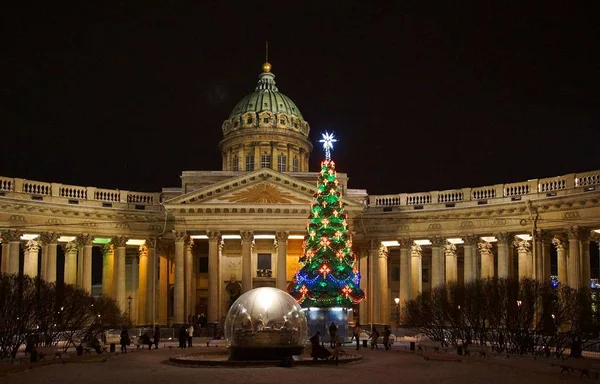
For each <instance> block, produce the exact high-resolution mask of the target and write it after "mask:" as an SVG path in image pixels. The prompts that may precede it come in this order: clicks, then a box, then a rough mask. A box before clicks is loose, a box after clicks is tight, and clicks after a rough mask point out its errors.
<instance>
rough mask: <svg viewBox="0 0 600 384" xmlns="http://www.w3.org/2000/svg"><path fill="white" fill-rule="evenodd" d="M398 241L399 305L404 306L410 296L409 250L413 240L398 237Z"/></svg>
mask: <svg viewBox="0 0 600 384" xmlns="http://www.w3.org/2000/svg"><path fill="white" fill-rule="evenodd" d="M398 243H399V244H400V289H399V292H400V305H402V306H404V304H405V303H406V302H407V301H408V300H410V299H411V298H412V296H411V289H410V286H411V284H410V279H411V273H410V256H409V251H410V247H411V246H412V244H413V240H412V239H407V238H403V239H398Z"/></svg>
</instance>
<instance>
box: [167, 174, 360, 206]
mask: <svg viewBox="0 0 600 384" xmlns="http://www.w3.org/2000/svg"><path fill="white" fill-rule="evenodd" d="M316 190H317V188H316V184H315V185H312V184H309V183H306V182H304V181H301V180H298V179H296V178H294V177H291V176H288V175H286V174H284V173H280V172H277V171H274V170H272V169H269V168H262V169H259V170H256V171H253V172H249V173H245V174H243V175H240V176H237V177H232V178H230V179H228V180H224V181H221V182H218V183H215V184H212V185H209V186H206V187H204V188H200V189H197V190H194V191H191V192H188V193H185V194H183V195H181V196H177V197H175V198H173V199H171V200H168V201H166V202H165V208H176V207H177V206H181V205H185V206H191V205H211V206H212V205H216V204H219V205H220V204H223V205H236V204H244V205H247V204H252V205H278V204H287V205H290V204H291V205H303V206H307V205H310V204H311V202H312V201H313V195H314V193H315V192H316ZM343 202H344V203H345V204H346V205H349V206H354V205H358V204H356V203H354V202H353V201H349V200H343Z"/></svg>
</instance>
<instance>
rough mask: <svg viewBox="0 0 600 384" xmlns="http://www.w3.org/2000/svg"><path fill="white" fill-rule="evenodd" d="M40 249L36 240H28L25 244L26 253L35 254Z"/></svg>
mask: <svg viewBox="0 0 600 384" xmlns="http://www.w3.org/2000/svg"><path fill="white" fill-rule="evenodd" d="M39 249H40V242H39V241H38V240H36V239H31V240H28V241H27V243H26V244H25V251H26V252H37V251H38V250H39Z"/></svg>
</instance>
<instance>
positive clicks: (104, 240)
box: [94, 237, 111, 244]
mask: <svg viewBox="0 0 600 384" xmlns="http://www.w3.org/2000/svg"><path fill="white" fill-rule="evenodd" d="M110 241H111V239H108V238H105V237H96V238H95V239H94V244H108V243H110Z"/></svg>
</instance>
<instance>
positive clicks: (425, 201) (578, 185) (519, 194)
mask: <svg viewBox="0 0 600 384" xmlns="http://www.w3.org/2000/svg"><path fill="white" fill-rule="evenodd" d="M599 185H600V170H597V171H591V172H584V173H571V174H568V175H564V176H558V177H549V178H544V179H533V180H528V181H522V182H516V183H507V184H497V185H492V186H484V187H476V188H462V189H452V190H446V191H430V192H421V193H399V194H390V195H370V196H369V200H370V207H402V206H406V207H410V208H411V209H412V208H414V207H421V206H430V207H431V208H436V206H437V205H440V204H441V205H442V206H457V207H459V206H463V207H469V206H474V205H481V204H502V203H506V202H510V201H514V200H521V199H529V200H537V199H542V198H548V197H553V196H560V195H568V194H572V193H581V192H586V191H592V190H594V189H595V188H596V187H595V186H599Z"/></svg>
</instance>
